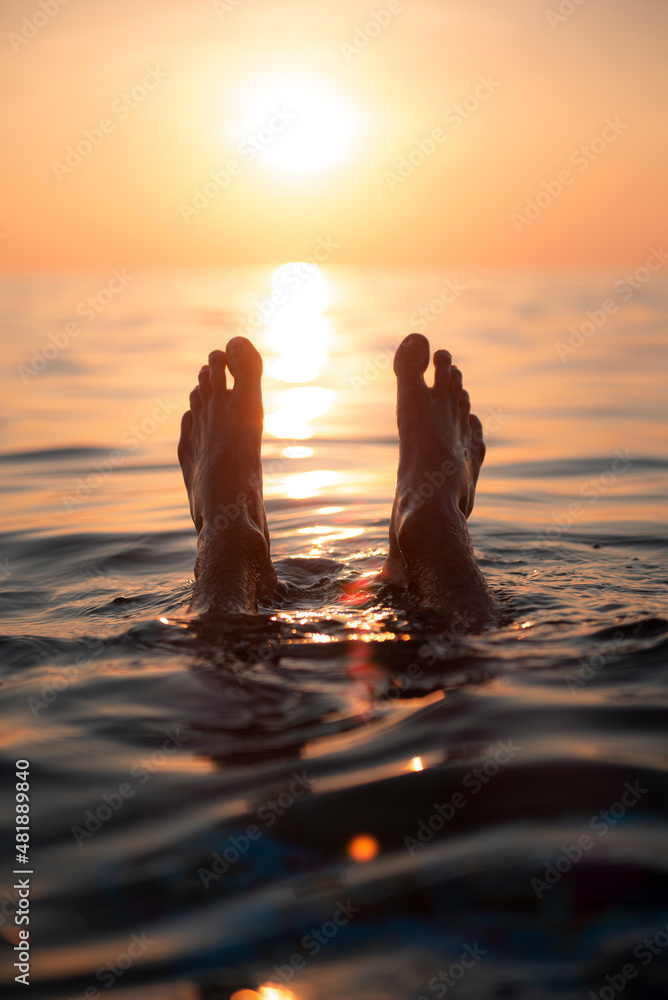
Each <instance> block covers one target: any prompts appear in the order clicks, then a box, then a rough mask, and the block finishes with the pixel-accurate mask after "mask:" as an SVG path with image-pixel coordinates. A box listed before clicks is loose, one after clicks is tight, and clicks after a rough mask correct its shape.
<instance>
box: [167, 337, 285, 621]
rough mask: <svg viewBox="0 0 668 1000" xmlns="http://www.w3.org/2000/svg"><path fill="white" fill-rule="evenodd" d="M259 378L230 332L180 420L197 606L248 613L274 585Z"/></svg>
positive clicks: (252, 358)
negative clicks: (229, 377) (192, 527)
mask: <svg viewBox="0 0 668 1000" xmlns="http://www.w3.org/2000/svg"><path fill="white" fill-rule="evenodd" d="M226 368H227V369H229V371H230V372H231V374H232V375H233V377H234V388H233V389H228V388H227V381H226ZM261 378H262V358H261V357H260V355H259V354H258V352H257V351H256V350H255V348H254V347H253V345H252V344H251V342H250V341H249V340H246V338H245V337H234V338H233V339H232V340H230V342H229V343H228V345H227V348H226V350H225V352H223V351H212V352H211V354H210V355H209V364H208V365H204V367H203V368H202V369H201V371H200V373H199V385H198V386H197V387H196V388H195V389H194V390H193V391H192V392H191V394H190V410H188V412H187V413H184V415H183V420H182V422H181V439H180V441H179V447H178V455H179V462H180V463H181V470H182V472H183V478H184V480H185V484H186V490H187V491H188V499H189V500H190V513H191V514H192V519H193V521H194V523H195V527H196V528H197V532H198V536H199V537H198V542H197V561H196V563H195V577H196V585H195V593H194V596H193V607H196V608H197V609H198V610H213V609H216V610H227V611H233V612H234V611H238V612H253V611H256V610H257V602H258V598H259V597H262V596H265V595H268V594H270V593H271V592H272V591H273V590H274V588H275V586H276V573H275V572H274V567H273V565H272V563H271V559H270V557H269V529H268V527H267V516H266V513H265V509H264V501H263V499H262V463H261V460H260V445H261V440H262V421H263V416H264V415H263V410H262V392H261V387H260V381H261Z"/></svg>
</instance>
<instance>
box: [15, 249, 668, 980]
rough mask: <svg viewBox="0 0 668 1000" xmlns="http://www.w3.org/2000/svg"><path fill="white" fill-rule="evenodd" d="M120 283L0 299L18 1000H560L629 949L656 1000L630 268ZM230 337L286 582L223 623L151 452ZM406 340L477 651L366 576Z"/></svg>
mask: <svg viewBox="0 0 668 1000" xmlns="http://www.w3.org/2000/svg"><path fill="white" fill-rule="evenodd" d="M118 271H119V273H120V274H121V279H119V278H118V276H116V278H115V279H114V277H113V276H112V275H111V274H101V275H85V276H78V277H59V276H48V277H41V278H35V277H30V278H20V279H15V280H4V281H3V284H2V290H1V297H0V310H1V313H2V318H3V328H4V331H5V333H4V344H3V365H2V376H1V378H2V393H3V397H4V400H5V404H6V406H5V409H4V417H3V421H2V430H3V439H2V452H1V454H0V468H2V472H3V475H2V487H1V489H2V495H3V505H2V524H1V525H0V531H1V541H0V577H1V579H0V585H1V588H2V590H1V593H0V607H1V608H2V612H3V622H2V636H1V637H0V656H1V661H2V673H1V681H2V687H3V693H4V699H3V708H2V718H3V727H2V728H3V733H4V738H3V740H2V757H1V760H2V769H3V777H4V779H5V788H9V789H10V792H11V786H12V785H13V775H14V771H15V767H14V763H15V761H16V760H17V759H20V758H26V759H28V760H29V761H30V764H31V779H30V780H31V791H30V794H31V808H32V812H31V838H32V839H31V861H32V866H33V869H34V873H35V874H34V875H33V876H32V887H31V888H32V894H31V923H30V930H31V932H32V945H31V948H32V969H31V995H32V996H34V997H40V998H41V997H44V998H49V1000H61V998H62V1000H65V998H67V997H78V996H83V995H85V991H86V989H89V990H96V991H98V992H99V995H100V996H104V995H105V994H106V992H107V990H109V989H119V990H120V989H126V990H129V992H126V993H125V996H127V998H128V1000H134V998H135V997H136V998H137V1000H152V998H160V1000H195V998H202V1000H214V998H215V1000H222V998H224V1000H227V998H228V997H230V995H231V994H232V993H234V992H235V990H241V989H253V990H258V989H260V994H259V995H260V996H262V998H263V1000H289V994H288V993H287V992H286V991H288V990H291V991H292V992H293V993H294V996H295V997H296V998H297V1000H339V998H343V997H346V998H347V997H355V998H359V1000H381V998H382V1000H394V998H397V1000H418V998H421V997H422V998H424V997H426V998H428V1000H431V998H433V997H439V996H444V995H446V993H444V992H443V990H444V989H446V983H447V978H443V976H445V977H447V976H450V982H451V985H448V986H447V990H446V992H447V994H448V995H453V996H457V997H459V998H462V1000H465V998H467V997H470V998H475V1000H481V998H527V1000H528V998H531V1000H534V998H542V997H558V998H569V1000H570V998H575V997H581V996H582V997H586V996H587V994H588V991H589V990H594V991H595V995H600V991H601V990H602V989H604V988H605V987H606V985H607V986H608V987H609V988H612V987H610V986H609V980H608V979H606V976H608V977H612V978H613V980H614V977H615V976H619V975H620V973H619V970H620V969H621V968H622V967H623V966H624V965H627V964H628V963H632V965H633V966H634V968H635V969H636V971H637V976H636V977H634V978H633V979H629V980H628V982H625V983H624V995H625V996H626V997H635V996H637V997H663V996H665V983H666V981H668V948H666V947H665V945H663V944H661V942H662V941H663V940H664V937H665V934H664V932H665V928H666V924H667V923H668V907H667V905H666V898H667V897H666V869H667V867H668V852H667V850H666V844H667V842H668V841H667V834H668V827H667V817H666V759H667V756H666V751H667V749H668V741H667V740H666V735H665V734H666V729H667V722H668V708H667V704H666V702H667V690H668V688H667V680H668V671H667V669H666V648H667V645H666V644H667V636H668V611H667V607H666V584H667V580H668V569H667V566H666V520H667V517H666V505H665V496H666V485H667V475H666V471H667V468H668V463H667V456H666V449H665V416H666V413H665V409H666V405H665V385H666V351H665V316H666V306H667V304H668V284H667V283H666V281H665V280H664V279H663V277H662V275H661V274H655V275H653V276H652V277H651V279H650V280H649V281H647V282H646V283H645V284H644V285H643V286H642V288H640V289H639V290H638V291H637V292H635V294H634V295H633V296H632V297H631V298H630V299H629V300H628V301H623V300H622V297H621V294H620V293H619V292H616V291H615V285H616V283H617V282H619V281H620V279H622V278H623V276H622V275H621V274H577V275H571V274H533V275H518V274H495V275H490V274H456V273H454V272H453V273H448V272H446V271H438V272H436V271H434V272H433V273H430V272H415V273H411V272H406V271H403V272H387V271H359V270H356V271H353V270H346V269H344V268H325V269H323V272H322V273H323V275H324V283H321V280H320V278H317V279H313V278H312V277H309V278H308V279H304V280H301V279H300V281H299V282H298V289H297V292H296V294H295V295H293V296H290V295H288V296H287V298H286V302H287V305H285V306H284V308H283V309H282V310H281V309H276V310H273V311H272V310H271V306H270V305H269V304H268V303H270V302H271V295H272V284H271V272H270V271H269V270H262V269H254V270H239V271H224V272H220V271H219V272H213V271H212V272H208V273H204V272H198V273H190V274H186V273H176V274H139V273H136V274H132V275H131V277H129V276H128V272H127V271H126V272H124V271H123V269H122V268H120V267H119V268H118ZM123 276H124V281H125V284H124V283H123V280H122V279H123ZM284 280H285V278H284ZM448 282H449V284H447V283H448ZM112 283H113V285H112ZM453 287H454V288H456V289H457V294H456V295H453V293H452V288H453ZM112 288H113V289H120V290H118V291H115V290H110V289H112ZM274 290H275V289H274ZM610 297H613V298H615V299H616V300H619V309H618V310H617V311H616V312H615V313H614V314H613V315H610V316H609V317H608V319H607V320H606V321H605V322H604V323H602V324H601V325H600V327H599V326H597V325H596V324H594V327H595V328H594V329H592V321H591V320H590V319H588V312H589V313H594V315H595V316H596V315H597V313H596V311H597V310H599V309H600V307H601V303H602V302H603V301H604V300H606V299H608V298H610ZM91 298H92V303H91V301H90V300H91ZM446 298H448V299H452V301H449V302H447V303H446V302H445V299H446ZM87 300H89V301H88V302H87ZM420 310H423V312H422V313H421V312H420ZM91 313H92V316H91ZM263 313H264V317H263V315H262V314H263ZM588 323H589V324H590V325H589V326H587V325H586V324H588ZM68 324H72V325H71V326H70V327H69V331H70V332H68ZM240 324H241V325H242V326H241V328H242V329H243V330H246V331H250V333H251V335H252V337H253V339H254V341H255V343H256V344H257V345H258V347H260V349H261V350H262V352H263V354H264V356H265V372H266V375H265V382H264V392H265V410H266V414H267V421H266V428H265V442H264V453H263V454H264V464H265V496H266V500H267V509H268V514H269V522H270V528H271V533H272V545H273V554H274V558H275V560H276V561H277V568H278V572H279V576H280V577H281V579H282V581H283V584H282V589H281V595H280V599H279V601H278V605H277V606H274V607H264V608H262V609H261V614H260V615H258V616H257V617H250V616H249V617H244V618H237V619H233V620H230V619H227V620H222V621H219V622H208V623H205V622H196V621H193V620H192V619H189V618H188V616H187V613H186V609H187V604H188V601H189V598H190V594H191V591H192V575H191V574H192V566H193V562H194V553H195V537H194V530H193V528H192V525H191V523H190V520H189V515H188V511H187V506H186V502H185V499H186V498H185V491H184V489H183V484H182V482H181V478H180V472H179V469H178V466H177V464H176V457H175V442H176V437H177V434H178V424H179V421H180V416H181V413H182V411H183V409H184V408H185V405H186V400H187V395H188V392H189V391H190V389H191V388H192V386H193V385H194V381H195V376H196V372H197V370H198V369H199V366H200V365H201V363H202V361H203V360H204V359H205V357H206V355H207V353H208V352H209V350H211V349H212V348H213V347H220V346H224V343H225V341H226V340H227V339H228V338H229V337H230V336H232V335H234V334H235V333H236V332H238V331H239V329H240ZM583 324H585V325H584V326H583ZM411 329H422V331H423V332H424V333H426V335H427V336H428V337H430V338H431V341H432V347H433V348H436V347H447V348H449V349H450V350H451V351H452V352H453V355H454V356H455V359H456V360H457V363H458V364H459V365H460V367H461V368H462V369H463V371H464V374H465V380H466V384H467V386H468V388H469V389H470V391H471V395H472V399H473V403H474V409H475V410H476V412H478V414H479V415H480V417H481V418H482V420H483V423H484V424H485V426H486V432H487V435H486V436H487V441H488V456H487V461H486V467H485V469H484V471H483V475H482V479H481V483H480V487H479V493H478V501H477V506H476V510H475V512H474V514H473V517H472V521H471V526H472V533H473V538H474V542H475V546H476V553H477V556H478V559H479V561H480V563H481V566H482V568H483V571H484V573H485V575H486V576H487V578H488V580H489V581H490V583H491V585H492V586H493V588H494V589H495V590H496V591H497V593H498V594H499V595H500V598H501V600H502V601H503V602H504V604H505V606H506V607H507V609H508V620H507V622H506V624H505V625H504V626H503V627H500V628H498V629H496V630H494V631H492V632H490V633H489V634H486V635H484V636H475V637H470V636H466V635H463V634H460V632H459V631H458V630H457V629H456V628H455V629H449V630H448V629H446V628H444V626H443V625H442V624H439V623H438V622H437V621H434V620H433V619H431V618H430V617H429V616H426V615H420V614H418V613H416V612H415V611H412V610H410V609H409V608H407V607H406V605H405V604H404V603H402V602H401V601H400V600H397V595H396V594H393V593H391V592H389V591H388V590H387V589H386V588H381V587H379V586H378V584H377V583H376V582H375V577H376V574H377V572H378V569H379V568H380V566H381V564H382V561H383V556H384V553H385V551H386V541H387V529H388V521H389V512H390V505H391V498H392V491H393V483H394V474H395V469H396V430H395V422H394V387H393V376H392V372H391V357H392V353H393V350H394V347H395V345H396V343H397V341H398V340H399V339H401V337H402V336H403V335H404V334H405V333H406V332H408V331H409V330H411ZM583 330H584V331H585V332H584V333H583V332H582V331H583ZM73 331H75V332H73ZM574 331H576V332H575V333H574ZM578 331H579V333H578ZM50 335H52V336H50ZM574 344H575V345H577V346H575V347H574V346H573V345H574ZM286 379H287V380H290V379H292V380H293V381H286ZM7 801H8V800H7V798H5V802H7ZM3 824H6V830H4V832H3V840H4V842H5V843H7V842H8V841H9V842H11V841H12V840H13V830H14V823H13V815H12V814H11V813H10V812H8V811H7V812H5V814H4V819H3ZM360 836H365V838H366V839H362V840H360V839H359V838H360ZM582 838H585V839H584V840H582ZM587 843H590V846H586V847H583V846H582V844H587ZM578 845H580V848H578ZM578 849H579V850H580V853H581V857H580V858H577V852H578ZM365 851H366V853H365ZM362 858H365V860H362ZM574 859H575V860H574ZM13 863H14V862H12V859H11V857H10V858H9V859H8V862H7V863H6V864H5V866H4V868H3V874H2V881H3V889H2V890H1V891H0V895H1V896H2V900H3V905H2V907H1V913H2V916H1V917H0V920H1V921H2V930H3V934H4V935H5V938H6V939H7V941H8V942H10V943H13V941H14V936H13V935H14V933H15V928H14V927H13V920H14V917H13V905H14V903H13V900H14V893H13V890H12V880H13V876H12V874H11V872H12V870H13V869H12V867H11V866H12V864H13ZM549 866H556V867H552V868H550V867H549ZM548 873H549V878H551V879H553V880H554V881H553V883H550V882H549V881H546V878H547V877H548ZM541 883H542V885H543V886H544V887H541ZM662 935H664V937H662ZM133 936H134V937H133ZM644 940H649V941H650V942H651V944H652V949H651V950H648V946H647V945H643V944H642V942H643V941H644ZM665 943H666V944H668V937H667V938H666V942H665ZM130 948H131V949H132V950H129V949H130ZM467 949H468V950H467ZM648 955H649V956H650V957H649V959H648V958H647V956H648ZM128 956H129V957H128ZM472 956H474V957H472ZM463 957H466V958H467V963H463V961H462V959H463ZM2 960H3V963H4V966H5V970H6V974H7V977H8V979H9V980H10V981H11V979H12V978H13V975H14V972H13V970H12V968H11V963H12V961H13V957H12V949H11V948H10V947H8V946H5V947H4V948H3V950H2ZM109 964H110V965H111V968H112V969H113V970H115V971H114V972H111V971H110V969H109V968H108V966H109ZM123 966H125V968H123ZM449 970H452V973H450V972H449ZM460 971H461V973H462V974H461V976H460ZM117 973H118V974H117ZM120 973H122V975H121V974H120ZM441 974H443V975H441ZM439 977H441V978H440V979H439ZM272 981H273V982H274V983H275V984H276V986H275V989H276V992H275V993H274V994H272V993H271V991H270V990H268V989H267V988H265V989H264V991H262V990H261V986H262V984H265V987H266V984H267V983H270V982H272ZM614 981H616V982H617V983H619V981H620V980H619V979H617V980H614ZM279 987H280V989H279ZM15 992H16V995H22V994H21V988H20V987H19V986H18V985H17V986H16V988H15ZM8 995H10V994H8ZM11 995H14V990H11ZM89 995H96V994H95V993H92V994H91V993H89ZM243 1000H251V997H250V994H249V995H248V997H247V998H246V997H244V998H243Z"/></svg>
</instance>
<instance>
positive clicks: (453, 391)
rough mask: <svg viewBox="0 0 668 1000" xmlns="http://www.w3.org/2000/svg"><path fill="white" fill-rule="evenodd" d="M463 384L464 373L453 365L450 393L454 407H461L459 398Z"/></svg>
mask: <svg viewBox="0 0 668 1000" xmlns="http://www.w3.org/2000/svg"><path fill="white" fill-rule="evenodd" d="M463 384H464V380H463V378H462V373H461V372H460V370H459V368H458V367H457V365H453V366H452V368H451V369H450V387H449V389H448V392H449V393H450V399H451V401H452V403H453V404H454V406H459V398H460V396H461V394H462V386H463Z"/></svg>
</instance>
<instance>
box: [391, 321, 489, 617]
mask: <svg viewBox="0 0 668 1000" xmlns="http://www.w3.org/2000/svg"><path fill="white" fill-rule="evenodd" d="M428 364H429V342H428V340H427V339H426V337H423V336H422V335H421V334H417V333H413V334H410V336H408V337H406V338H405V340H404V341H403V342H402V343H401V344H400V346H399V349H398V350H397V353H396V355H395V359H394V370H395V372H396V375H397V423H398V427H399V471H398V474H397V487H396V494H395V499H394V505H393V508H392V517H391V521H390V547H389V552H388V557H387V560H386V562H385V565H384V567H383V571H382V574H383V577H384V578H385V579H386V580H388V581H389V582H392V583H395V584H398V585H400V586H402V587H405V588H406V589H408V590H409V591H410V592H411V593H413V594H414V596H416V597H417V598H418V599H419V600H420V601H421V603H423V604H425V605H427V606H429V607H433V608H435V609H436V610H440V611H444V612H447V613H448V614H450V615H451V616H452V617H456V616H458V617H459V618H464V619H465V620H466V621H467V623H468V625H469V627H471V628H477V627H480V626H482V625H483V624H485V623H488V622H489V621H490V620H492V619H493V617H494V601H493V598H492V596H491V594H490V592H489V590H488V589H487V585H486V584H485V581H484V579H483V577H482V575H481V574H480V570H479V569H478V567H477V565H476V563H475V560H474V559H473V547H472V544H471V540H470V536H469V534H468V528H467V526H466V518H467V517H468V516H469V515H470V513H471V511H472V510H473V503H474V499H475V488H476V483H477V481H478V476H479V474H480V468H481V466H482V463H483V460H484V457H485V445H484V443H483V439H482V424H481V423H480V420H479V419H478V417H476V416H474V415H473V414H471V404H470V401H469V396H468V393H467V392H466V391H465V390H464V389H463V388H462V375H461V372H460V371H459V369H458V368H457V367H456V366H454V365H453V364H452V358H451V356H450V354H449V353H448V352H447V351H437V352H436V353H435V354H434V368H435V379H434V386H433V388H429V387H428V386H427V385H426V383H425V381H424V378H423V373H424V371H425V370H426V368H427V366H428Z"/></svg>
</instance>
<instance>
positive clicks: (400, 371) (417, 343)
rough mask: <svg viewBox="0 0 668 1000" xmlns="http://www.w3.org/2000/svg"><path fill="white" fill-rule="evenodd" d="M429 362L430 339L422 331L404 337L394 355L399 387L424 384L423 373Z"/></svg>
mask: <svg viewBox="0 0 668 1000" xmlns="http://www.w3.org/2000/svg"><path fill="white" fill-rule="evenodd" d="M428 364H429V341H428V340H427V338H426V337H423V336H422V334H421V333H409V335H408V336H407V337H404V339H403V340H402V342H401V343H400V344H399V347H398V348H397V352H396V354H395V355H394V371H395V374H396V376H397V382H398V385H399V388H400V389H401V388H404V387H406V388H409V387H411V386H423V385H425V381H424V378H423V374H424V372H425V371H426V368H427V365H428Z"/></svg>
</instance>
